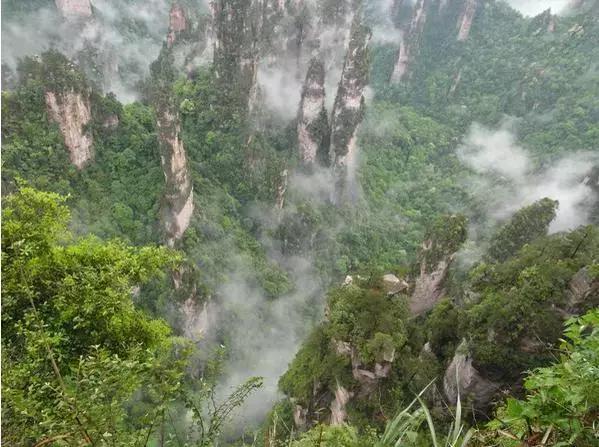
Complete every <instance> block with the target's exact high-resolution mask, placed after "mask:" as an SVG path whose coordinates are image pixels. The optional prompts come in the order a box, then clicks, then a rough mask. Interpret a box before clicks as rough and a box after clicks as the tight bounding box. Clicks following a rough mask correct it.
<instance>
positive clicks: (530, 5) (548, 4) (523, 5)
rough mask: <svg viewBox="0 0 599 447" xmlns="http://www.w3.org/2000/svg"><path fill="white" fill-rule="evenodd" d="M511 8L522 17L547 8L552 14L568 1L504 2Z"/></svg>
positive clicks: (533, 0) (508, 0)
mask: <svg viewBox="0 0 599 447" xmlns="http://www.w3.org/2000/svg"><path fill="white" fill-rule="evenodd" d="M505 1H506V2H508V3H509V4H510V5H511V6H512V8H515V9H517V10H518V11H520V12H521V13H522V14H524V15H532V16H534V15H537V14H539V13H541V12H543V11H545V10H546V9H547V8H551V12H553V13H554V14H556V13H558V12H560V11H561V10H562V9H563V8H564V6H566V5H567V4H568V3H569V0H505Z"/></svg>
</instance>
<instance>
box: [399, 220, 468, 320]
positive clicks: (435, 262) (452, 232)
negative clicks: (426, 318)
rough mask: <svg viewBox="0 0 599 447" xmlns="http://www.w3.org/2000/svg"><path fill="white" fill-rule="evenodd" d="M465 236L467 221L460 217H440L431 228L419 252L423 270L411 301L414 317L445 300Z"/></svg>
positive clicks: (415, 285) (410, 306) (421, 269)
mask: <svg viewBox="0 0 599 447" xmlns="http://www.w3.org/2000/svg"><path fill="white" fill-rule="evenodd" d="M466 235H467V232H466V220H465V218H464V217H463V216H460V215H449V216H443V217H440V218H439V219H438V220H437V221H436V222H435V223H434V224H433V225H431V228H430V229H429V231H428V234H427V237H426V238H425V240H424V242H423V243H422V246H421V249H420V253H419V260H420V262H419V264H420V265H419V270H420V271H419V274H418V276H417V277H416V280H415V284H414V290H413V292H412V295H411V296H410V299H409V308H410V312H411V314H412V315H414V316H417V315H421V314H423V313H425V312H428V311H429V310H431V309H432V308H433V307H434V306H435V304H437V303H438V302H439V300H440V299H441V298H442V297H443V295H444V294H445V282H446V279H447V274H448V272H449V267H450V266H451V263H452V262H453V260H454V258H455V255H456V253H457V252H458V250H459V249H460V247H461V246H462V244H463V243H464V241H465V240H466Z"/></svg>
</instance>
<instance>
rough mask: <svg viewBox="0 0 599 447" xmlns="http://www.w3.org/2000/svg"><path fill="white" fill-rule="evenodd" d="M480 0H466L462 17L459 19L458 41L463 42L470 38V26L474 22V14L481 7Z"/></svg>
mask: <svg viewBox="0 0 599 447" xmlns="http://www.w3.org/2000/svg"><path fill="white" fill-rule="evenodd" d="M479 2H480V0H466V2H465V3H464V7H463V9H462V13H461V14H460V18H459V19H458V37H457V39H458V41H459V42H463V41H465V40H467V39H468V36H469V35H470V28H472V22H473V21H474V16H475V15H476V11H477V9H478V8H479Z"/></svg>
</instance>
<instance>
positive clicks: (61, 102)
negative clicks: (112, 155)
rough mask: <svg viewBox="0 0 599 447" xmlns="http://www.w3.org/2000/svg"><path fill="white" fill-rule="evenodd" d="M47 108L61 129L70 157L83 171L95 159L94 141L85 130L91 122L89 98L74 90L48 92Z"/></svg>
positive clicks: (46, 96) (46, 94)
mask: <svg viewBox="0 0 599 447" xmlns="http://www.w3.org/2000/svg"><path fill="white" fill-rule="evenodd" d="M45 98H46V107H47V109H48V113H49V115H50V118H51V119H52V121H54V122H56V123H57V124H58V126H59V128H60V133H62V136H63V137H64V144H65V146H66V147H67V149H68V150H69V157H70V159H71V163H73V164H74V165H75V166H76V167H77V169H83V168H84V167H85V166H86V165H87V164H88V163H89V162H90V161H91V160H92V159H93V158H94V153H93V147H92V144H93V139H92V136H91V134H90V133H89V131H88V130H87V129H86V128H85V127H86V126H87V125H88V124H89V122H90V121H91V106H90V99H89V96H88V95H87V94H85V93H81V92H75V91H73V90H71V91H69V92H64V93H55V92H51V91H47V92H46V93H45Z"/></svg>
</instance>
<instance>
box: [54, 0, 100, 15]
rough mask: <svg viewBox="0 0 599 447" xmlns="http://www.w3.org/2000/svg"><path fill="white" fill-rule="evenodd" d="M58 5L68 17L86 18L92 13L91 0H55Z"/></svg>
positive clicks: (61, 11)
mask: <svg viewBox="0 0 599 447" xmlns="http://www.w3.org/2000/svg"><path fill="white" fill-rule="evenodd" d="M55 3H56V7H57V8H58V10H59V11H60V13H61V14H62V15H63V16H64V17H66V18H68V19H74V18H86V17H91V15H92V5H91V1H90V0H55Z"/></svg>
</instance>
